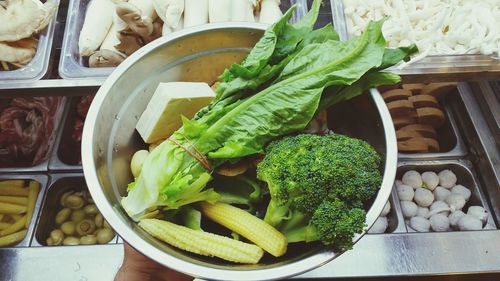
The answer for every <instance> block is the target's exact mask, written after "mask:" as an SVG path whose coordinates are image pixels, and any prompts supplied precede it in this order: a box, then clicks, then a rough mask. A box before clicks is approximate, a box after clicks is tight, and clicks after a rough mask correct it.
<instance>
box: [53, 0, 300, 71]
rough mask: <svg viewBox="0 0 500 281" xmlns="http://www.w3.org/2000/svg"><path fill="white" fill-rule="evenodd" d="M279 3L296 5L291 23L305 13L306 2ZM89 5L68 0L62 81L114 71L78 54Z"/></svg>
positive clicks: (85, 0) (285, 6)
mask: <svg viewBox="0 0 500 281" xmlns="http://www.w3.org/2000/svg"><path fill="white" fill-rule="evenodd" d="M281 2H282V4H281V9H282V10H283V11H286V10H287V9H288V8H289V7H290V6H291V5H293V4H297V9H296V10H295V12H294V15H293V17H292V21H297V20H298V19H300V18H302V17H303V16H304V15H305V14H306V13H307V0H283V1H281ZM89 3H90V0H70V3H69V8H68V18H67V20H66V29H65V32H64V39H63V45H62V50H61V58H60V62H59V75H60V76H61V77H62V78H64V79H104V78H106V77H108V76H109V75H110V74H111V72H112V71H113V70H114V69H115V67H101V68H90V67H88V58H84V57H81V56H80V54H79V52H78V38H79V37H80V31H81V30H82V27H83V22H84V20H85V13H86V11H87V5H88V4H89ZM174 33H175V32H174Z"/></svg>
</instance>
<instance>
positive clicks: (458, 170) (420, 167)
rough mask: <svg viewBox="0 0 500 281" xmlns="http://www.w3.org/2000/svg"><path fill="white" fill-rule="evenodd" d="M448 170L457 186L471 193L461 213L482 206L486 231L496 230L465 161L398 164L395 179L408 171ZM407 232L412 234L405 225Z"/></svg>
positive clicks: (479, 189) (473, 175)
mask: <svg viewBox="0 0 500 281" xmlns="http://www.w3.org/2000/svg"><path fill="white" fill-rule="evenodd" d="M446 169H449V170H451V171H452V172H453V173H455V175H456V176H457V184H461V185H463V186H465V187H467V188H468V189H469V190H470V191H471V192H472V195H471V198H470V199H469V201H468V202H467V203H466V204H465V206H464V208H463V211H464V213H467V212H466V211H467V209H468V208H469V207H470V206H482V207H483V208H485V209H486V210H487V211H488V219H487V221H486V224H487V225H489V226H488V229H496V224H495V222H494V221H493V215H494V214H493V213H492V212H491V208H490V206H489V204H488V201H487V200H486V197H485V196H484V194H483V190H482V189H481V187H480V185H479V182H478V180H477V178H476V175H475V173H474V171H473V168H472V163H471V162H469V161H467V160H441V161H414V162H411V161H408V162H399V163H398V171H397V173H396V178H397V179H401V177H402V176H403V174H404V173H405V172H407V171H409V170H416V171H417V172H419V173H423V172H425V171H433V172H435V173H439V172H440V171H442V170H446ZM407 229H408V231H409V232H414V230H413V229H412V228H411V227H409V226H408V225H407Z"/></svg>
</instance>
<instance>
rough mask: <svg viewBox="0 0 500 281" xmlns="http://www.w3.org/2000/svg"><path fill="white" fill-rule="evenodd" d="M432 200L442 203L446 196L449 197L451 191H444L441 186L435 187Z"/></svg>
mask: <svg viewBox="0 0 500 281" xmlns="http://www.w3.org/2000/svg"><path fill="white" fill-rule="evenodd" d="M433 193H434V198H435V199H436V200H438V201H444V200H445V199H446V198H447V197H448V196H450V194H451V191H450V190H449V189H446V188H444V187H442V186H438V187H436V189H434V192H433Z"/></svg>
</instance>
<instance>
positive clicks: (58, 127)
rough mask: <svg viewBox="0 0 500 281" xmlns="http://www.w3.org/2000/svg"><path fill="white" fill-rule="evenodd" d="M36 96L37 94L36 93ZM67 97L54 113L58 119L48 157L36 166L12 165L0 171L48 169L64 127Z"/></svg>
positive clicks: (39, 170)
mask: <svg viewBox="0 0 500 281" xmlns="http://www.w3.org/2000/svg"><path fill="white" fill-rule="evenodd" d="M30 92H31V93H32V94H33V93H34V92H33V90H30ZM34 96H36V95H34ZM67 99H68V98H66V97H64V98H63V101H62V105H61V107H62V108H61V109H60V110H58V111H57V114H56V115H54V119H55V120H57V121H56V123H55V126H54V133H53V134H52V138H51V139H50V140H49V144H48V145H49V148H48V152H47V159H45V160H43V161H42V162H40V163H39V164H37V165H34V166H29V165H26V166H12V167H5V168H0V173H3V172H43V171H47V169H48V165H49V161H50V158H51V157H52V156H51V155H52V151H53V150H55V148H56V144H55V143H56V139H57V136H58V135H59V131H60V130H61V127H62V124H63V122H62V120H63V118H64V116H65V113H66V110H67V109H66V108H67Z"/></svg>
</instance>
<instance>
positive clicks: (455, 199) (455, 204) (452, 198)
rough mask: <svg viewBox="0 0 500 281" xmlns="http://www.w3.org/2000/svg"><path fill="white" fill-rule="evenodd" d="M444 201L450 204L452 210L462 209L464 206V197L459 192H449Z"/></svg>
mask: <svg viewBox="0 0 500 281" xmlns="http://www.w3.org/2000/svg"><path fill="white" fill-rule="evenodd" d="M444 202H446V203H448V205H450V209H451V211H452V212H453V211H455V210H462V208H463V207H464V206H465V198H464V196H463V195H462V194H460V193H451V194H450V195H449V196H448V197H446V199H445V200H444Z"/></svg>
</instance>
